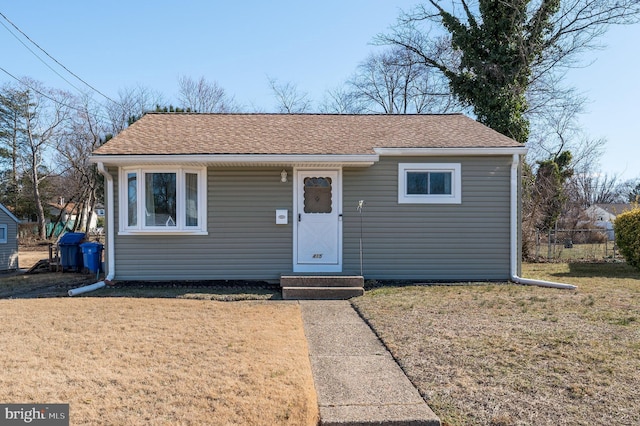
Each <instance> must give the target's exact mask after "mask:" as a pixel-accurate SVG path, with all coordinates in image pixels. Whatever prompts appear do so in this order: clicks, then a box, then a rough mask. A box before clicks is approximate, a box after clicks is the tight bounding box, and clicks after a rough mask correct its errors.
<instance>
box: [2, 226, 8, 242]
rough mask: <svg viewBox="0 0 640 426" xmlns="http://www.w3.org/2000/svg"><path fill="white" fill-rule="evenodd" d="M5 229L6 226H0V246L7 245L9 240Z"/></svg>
mask: <svg viewBox="0 0 640 426" xmlns="http://www.w3.org/2000/svg"><path fill="white" fill-rule="evenodd" d="M7 229H8V226H7V225H6V224H4V223H2V224H0V244H7V241H8V240H9V238H8V236H7Z"/></svg>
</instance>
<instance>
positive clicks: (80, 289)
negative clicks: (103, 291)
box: [69, 281, 106, 296]
mask: <svg viewBox="0 0 640 426" xmlns="http://www.w3.org/2000/svg"><path fill="white" fill-rule="evenodd" d="M105 285H106V284H105V282H104V281H98V282H97V283H95V284H90V285H85V286H84V287H78V288H74V289H71V290H69V296H77V295H78V294H82V293H88V292H90V291H93V290H98V289H99V288H102V287H104V286H105Z"/></svg>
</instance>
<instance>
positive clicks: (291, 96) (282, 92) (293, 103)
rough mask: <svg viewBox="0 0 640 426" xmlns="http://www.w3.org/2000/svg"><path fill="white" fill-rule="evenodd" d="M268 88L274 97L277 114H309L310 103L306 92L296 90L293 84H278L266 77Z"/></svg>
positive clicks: (276, 81)
mask: <svg viewBox="0 0 640 426" xmlns="http://www.w3.org/2000/svg"><path fill="white" fill-rule="evenodd" d="M268 80H269V87H271V90H272V91H273V94H274V96H275V97H276V101H277V105H276V108H277V109H278V112H282V113H286V114H297V113H304V112H309V110H311V101H310V100H309V96H308V94H307V93H306V92H301V91H299V90H298V86H297V85H296V84H294V83H291V82H287V83H284V84H283V83H279V82H278V80H277V79H275V78H271V77H268Z"/></svg>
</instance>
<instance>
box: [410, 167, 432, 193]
mask: <svg viewBox="0 0 640 426" xmlns="http://www.w3.org/2000/svg"><path fill="white" fill-rule="evenodd" d="M428 181H429V173H426V172H407V194H409V195H424V194H428V193H429V192H428V191H427V188H428V186H427V182H428Z"/></svg>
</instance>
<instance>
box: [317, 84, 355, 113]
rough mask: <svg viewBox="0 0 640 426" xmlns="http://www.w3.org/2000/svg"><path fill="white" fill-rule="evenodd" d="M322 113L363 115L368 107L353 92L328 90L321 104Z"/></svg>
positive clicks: (340, 88)
mask: <svg viewBox="0 0 640 426" xmlns="http://www.w3.org/2000/svg"><path fill="white" fill-rule="evenodd" d="M320 112H322V113H325V114H362V113H364V112H366V107H365V105H364V104H363V103H362V101H361V99H360V98H359V97H358V96H357V95H356V94H355V93H354V92H353V91H351V90H348V89H346V88H344V87H338V88H336V89H333V90H328V91H327V92H326V93H325V96H324V100H323V101H322V104H320Z"/></svg>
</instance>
